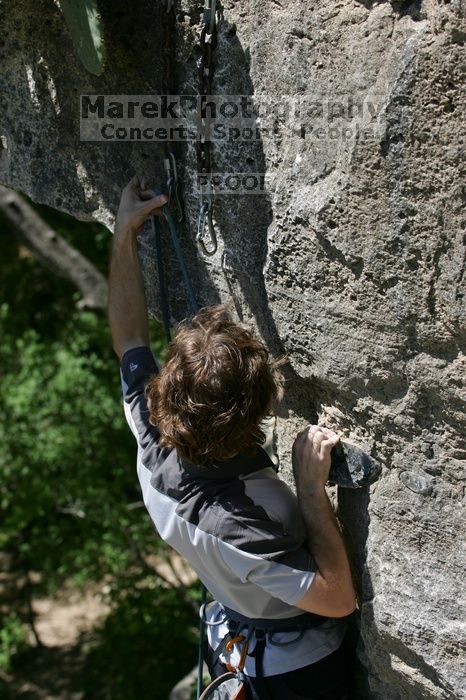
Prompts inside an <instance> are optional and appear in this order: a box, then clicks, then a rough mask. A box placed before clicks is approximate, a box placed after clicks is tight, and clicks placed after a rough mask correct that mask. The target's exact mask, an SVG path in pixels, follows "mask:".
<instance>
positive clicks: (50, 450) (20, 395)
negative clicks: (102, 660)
mask: <svg viewBox="0 0 466 700" xmlns="http://www.w3.org/2000/svg"><path fill="white" fill-rule="evenodd" d="M38 209H40V213H41V215H42V216H43V217H44V218H45V219H46V220H47V221H48V222H49V223H50V224H51V225H52V226H53V227H54V228H55V229H56V230H57V231H58V232H59V233H60V234H62V235H64V236H65V237H66V238H67V240H68V241H69V242H70V243H71V245H74V246H75V247H77V248H79V249H80V250H81V252H83V253H84V254H85V255H87V256H88V257H89V259H91V261H92V262H93V263H94V264H96V265H97V266H98V267H99V269H101V270H103V271H105V270H106V269H107V267H108V258H109V252H110V243H111V235H110V234H109V232H108V231H107V230H106V229H105V228H104V227H101V226H98V225H96V224H90V225H85V224H80V223H79V222H76V221H75V220H74V219H72V218H71V217H67V216H66V215H62V214H60V213H59V212H56V211H54V210H51V209H48V208H47V207H38ZM0 235H1V238H2V241H1V242H2V263H1V265H2V267H1V271H2V274H1V275H0V298H1V299H2V303H1V304H0V333H1V336H2V343H1V344H0V367H1V368H2V371H1V374H0V442H1V445H2V450H1V451H0V509H1V512H2V525H1V530H0V551H3V552H6V553H8V554H9V555H11V561H12V565H13V569H14V570H16V571H17V572H18V573H19V574H20V575H23V574H24V573H25V572H26V571H34V572H36V576H35V577H34V581H35V583H34V585H33V590H32V594H33V595H37V594H38V593H51V592H53V591H54V590H55V589H56V588H58V587H59V586H60V585H61V584H62V583H63V581H64V580H67V581H69V580H70V579H71V580H72V581H73V582H74V583H75V584H76V585H83V586H84V585H86V584H87V583H89V582H90V581H93V580H97V581H101V580H102V579H103V578H105V580H106V581H107V582H108V587H109V590H110V591H111V596H112V597H113V600H115V599H116V598H118V606H119V605H126V603H122V601H123V597H122V591H128V590H132V589H133V588H134V587H135V586H147V585H148V584H150V583H151V582H152V585H153V582H154V580H155V577H154V575H151V574H150V571H148V569H147V568H146V567H144V566H143V564H142V561H143V560H142V558H141V555H143V556H146V555H148V554H153V553H154V552H157V551H158V550H159V549H160V548H162V547H164V544H163V543H162V542H161V541H160V540H159V539H158V538H157V537H156V535H155V532H154V529H153V526H152V524H151V522H150V519H149V517H148V516H147V514H146V512H145V510H144V508H141V507H138V504H139V505H141V495H140V490H139V484H138V480H137V475H136V469H135V456H136V445H135V441H134V437H133V436H132V434H131V432H130V430H129V428H128V426H127V424H126V421H125V419H124V414H123V408H122V403H121V393H120V392H121V390H120V381H119V367H118V359H117V358H116V356H115V354H114V353H113V350H112V348H111V339H110V332H109V329H108V323H107V320H106V319H105V318H104V317H103V315H98V314H95V313H93V312H89V311H80V310H78V309H77V307H76V302H77V301H78V299H79V295H78V294H77V293H76V292H75V290H74V288H73V287H72V286H71V285H70V284H69V283H68V281H66V280H63V279H61V278H59V277H56V276H54V275H52V274H51V273H49V272H48V270H47V269H45V268H44V267H43V266H42V264H41V263H39V262H38V261H37V260H35V259H34V258H33V257H32V256H31V255H30V254H29V253H28V252H27V251H26V250H25V249H24V248H22V247H20V246H18V245H17V243H16V242H15V239H13V238H12V237H9V236H7V235H5V232H3V233H2V234H0ZM151 332H152V339H153V345H152V347H153V348H154V350H155V352H156V353H157V352H158V351H160V350H161V349H162V347H163V335H162V332H161V330H160V327H159V326H158V325H157V324H154V325H153V327H152V329H151ZM135 504H136V506H137V507H134V505H135ZM37 574H38V576H37ZM151 594H152V593H151ZM139 595H140V600H141V601H146V602H147V601H148V600H149V599H148V598H147V597H144V594H142V593H141V594H139ZM174 596H175V598H173V601H172V602H173V605H174V606H175V600H177V599H178V593H174ZM128 600H129V598H128ZM128 605H129V603H128ZM141 605H142V602H141ZM23 608H24V606H23V607H22V605H19V607H18V610H19V611H20V612H19V614H18V615H14V614H11V615H10V616H7V617H6V618H5V619H4V620H1V621H0V622H1V623H2V635H1V636H0V663H1V664H3V665H4V666H8V664H9V663H10V660H11V658H12V657H13V656H16V657H18V659H24V658H25V656H24V653H19V652H20V651H21V647H22V641H23V640H24V629H25V628H24V626H22V619H23V618H22V617H21V615H22V611H23ZM151 610H152V608H150V611H151ZM150 611H149V613H148V614H149V615H151V614H152V612H150ZM137 614H138V615H140V616H141V617H142V619H145V615H146V612H145V611H144V610H143V608H142V607H141V608H140V609H139V610H138V613H137ZM26 618H27V614H25V617H24V619H26ZM125 624H126V623H125ZM140 631H141V629H140ZM112 634H114V635H116V631H115V630H114V631H113V632H112ZM122 634H124V632H122ZM135 636H137V635H136V631H135V632H134V635H133V641H134V638H135ZM103 643H104V641H103ZM134 643H136V642H134ZM31 651H32V650H31ZM38 653H39V652H38ZM95 653H96V654H97V651H96V652H95ZM159 661H160V660H159ZM190 662H192V659H190ZM122 663H123V662H122ZM102 682H103V681H102ZM0 691H2V688H1V687H0ZM109 697H110V696H109ZM122 697H123V695H122ZM128 697H129V696H128Z"/></svg>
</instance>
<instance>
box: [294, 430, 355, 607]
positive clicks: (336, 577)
mask: <svg viewBox="0 0 466 700" xmlns="http://www.w3.org/2000/svg"><path fill="white" fill-rule="evenodd" d="M338 440H339V438H338V436H337V435H336V434H335V433H333V432H332V431H331V430H328V429H327V428H323V427H321V426H315V425H314V426H309V427H308V428H306V429H305V430H304V431H302V432H301V433H300V434H299V435H298V437H297V439H296V441H295V443H294V445H293V471H294V476H295V481H296V488H297V494H298V500H299V505H300V509H301V513H302V516H303V519H304V523H305V525H306V530H307V537H308V546H309V550H310V552H311V553H312V555H313V557H314V559H315V561H316V564H317V567H318V571H317V572H316V575H315V577H314V580H313V582H312V584H311V586H310V587H309V589H308V591H307V592H306V594H305V595H304V597H303V598H301V600H299V601H297V603H295V605H296V606H297V607H298V608H302V609H303V610H307V611H308V612H313V613H316V614H317V615H323V616H326V617H344V616H346V615H349V614H350V613H352V612H353V610H354V609H355V607H356V605H355V598H356V594H355V591H354V586H353V581H352V577H351V569H350V565H349V561H348V555H347V553H346V549H345V545H344V542H343V539H342V536H341V533H340V529H339V526H338V522H337V519H336V517H335V513H334V512H333V508H332V505H331V503H330V501H329V498H328V496H327V493H326V491H325V483H326V482H327V479H328V472H329V469H330V462H331V457H330V452H331V449H332V447H333V446H334V445H335V444H336V443H337V442H338Z"/></svg>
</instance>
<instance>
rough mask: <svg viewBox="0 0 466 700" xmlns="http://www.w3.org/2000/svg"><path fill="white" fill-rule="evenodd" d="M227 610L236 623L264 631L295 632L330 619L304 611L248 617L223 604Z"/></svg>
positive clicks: (230, 618) (228, 616)
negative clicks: (299, 613)
mask: <svg viewBox="0 0 466 700" xmlns="http://www.w3.org/2000/svg"><path fill="white" fill-rule="evenodd" d="M221 607H222V608H223V610H224V611H225V615H226V616H227V618H228V619H229V620H232V621H233V622H236V623H241V622H242V623H243V624H244V625H247V626H248V627H250V628H254V629H255V630H264V631H270V632H272V631H273V632H275V631H277V632H278V631H279V630H280V631H282V632H295V631H297V630H302V629H310V628H311V627H318V626H319V625H321V624H322V623H323V622H325V621H326V620H328V619H329V618H328V617H323V616H322V615H315V614H314V613H310V612H304V613H302V614H301V615H295V616H294V617H285V618H282V619H278V620H277V619H271V618H260V617H257V618H253V617H246V615H242V614H241V613H239V612H237V611H236V610H232V609H231V608H228V607H227V606H226V605H221Z"/></svg>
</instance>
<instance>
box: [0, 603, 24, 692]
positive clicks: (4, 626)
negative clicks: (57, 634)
mask: <svg viewBox="0 0 466 700" xmlns="http://www.w3.org/2000/svg"><path fill="white" fill-rule="evenodd" d="M25 646H26V631H25V628H24V625H23V623H22V622H21V620H20V619H19V617H18V616H17V615H16V613H14V612H11V613H9V614H7V615H1V616H0V670H5V669H7V668H8V667H9V666H10V663H11V659H12V657H13V656H14V655H15V654H17V653H18V652H20V651H22V650H23V649H24V648H25ZM0 690H1V686H0Z"/></svg>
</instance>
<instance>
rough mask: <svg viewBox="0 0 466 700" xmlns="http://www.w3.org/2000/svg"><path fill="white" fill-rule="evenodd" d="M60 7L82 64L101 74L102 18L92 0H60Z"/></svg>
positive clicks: (103, 53)
mask: <svg viewBox="0 0 466 700" xmlns="http://www.w3.org/2000/svg"><path fill="white" fill-rule="evenodd" d="M60 8H61V11H62V13H63V16H64V18H65V22H66V24H67V27H68V30H69V32H70V34H71V38H72V39H73V44H74V48H75V50H76V53H77V54H78V56H79V58H80V59H81V62H82V64H83V66H84V67H85V68H86V70H88V71H89V72H90V73H93V74H94V75H101V74H102V72H103V69H104V62H105V44H104V40H103V31H102V20H101V17H100V14H99V11H98V9H97V6H96V4H95V2H94V0H60Z"/></svg>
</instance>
